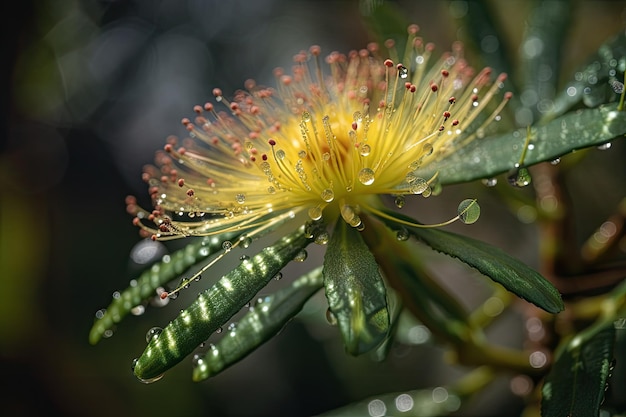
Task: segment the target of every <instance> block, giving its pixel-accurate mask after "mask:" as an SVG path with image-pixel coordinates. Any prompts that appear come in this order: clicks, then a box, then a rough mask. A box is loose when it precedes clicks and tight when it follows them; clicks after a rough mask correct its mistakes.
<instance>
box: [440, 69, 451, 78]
mask: <svg viewBox="0 0 626 417" xmlns="http://www.w3.org/2000/svg"><path fill="white" fill-rule="evenodd" d="M448 75H450V73H449V72H448V70H445V69H444V70H441V76H442V77H447V76H448Z"/></svg>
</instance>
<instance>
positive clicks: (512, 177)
mask: <svg viewBox="0 0 626 417" xmlns="http://www.w3.org/2000/svg"><path fill="white" fill-rule="evenodd" d="M507 180H508V181H509V184H511V185H512V186H514V187H526V186H527V185H528V184H530V182H531V181H532V178H531V177H530V172H528V169H526V168H514V169H513V170H511V171H509V175H508V176H507Z"/></svg>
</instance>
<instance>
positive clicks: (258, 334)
mask: <svg viewBox="0 0 626 417" xmlns="http://www.w3.org/2000/svg"><path fill="white" fill-rule="evenodd" d="M322 285H323V279H322V267H318V268H316V269H314V270H313V271H311V272H309V273H308V274H306V275H303V276H302V277H300V278H298V279H297V280H295V281H294V282H293V283H291V285H290V286H289V287H286V288H283V289H281V290H279V291H278V292H276V293H275V294H273V295H269V296H267V297H264V298H263V299H260V302H259V303H257V304H256V305H254V306H252V307H250V311H249V312H248V313H247V314H246V315H245V316H244V317H243V318H242V319H241V320H240V321H239V322H238V323H237V325H236V327H235V328H234V329H231V330H229V331H228V332H227V333H226V335H224V336H223V337H222V338H221V339H220V340H219V341H218V342H217V343H216V344H215V345H211V346H210V347H209V350H208V351H207V352H206V354H204V355H199V356H198V357H195V358H194V369H193V380H194V381H202V380H205V379H207V378H210V377H212V376H215V375H217V374H218V373H220V372H222V371H223V370H224V369H226V368H228V367H229V366H231V365H233V364H234V363H236V362H238V361H240V360H241V359H243V358H245V357H246V356H248V355H249V354H250V353H251V352H253V351H254V350H255V349H257V348H258V347H259V346H261V345H262V344H263V343H265V342H266V341H268V340H269V339H271V338H272V337H274V336H275V335H277V334H278V333H279V332H280V331H281V330H282V329H283V327H285V325H286V324H287V322H288V321H289V320H291V319H292V318H293V317H294V316H295V315H296V314H298V312H300V310H302V307H303V306H304V304H305V303H306V302H307V300H308V299H309V298H311V296H313V294H315V293H316V292H317V291H318V290H319V289H320V288H322Z"/></svg>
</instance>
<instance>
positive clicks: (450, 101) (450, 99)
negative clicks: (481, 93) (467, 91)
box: [448, 97, 456, 104]
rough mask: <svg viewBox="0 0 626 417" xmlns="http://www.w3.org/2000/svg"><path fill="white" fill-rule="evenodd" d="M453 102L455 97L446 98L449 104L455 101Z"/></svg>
mask: <svg viewBox="0 0 626 417" xmlns="http://www.w3.org/2000/svg"><path fill="white" fill-rule="evenodd" d="M455 102H456V97H450V98H449V99H448V103H450V104H452V103H455Z"/></svg>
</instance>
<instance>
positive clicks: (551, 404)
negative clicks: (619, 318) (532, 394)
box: [541, 321, 615, 417]
mask: <svg viewBox="0 0 626 417" xmlns="http://www.w3.org/2000/svg"><path fill="white" fill-rule="evenodd" d="M590 330H592V331H586V332H583V333H580V334H578V335H576V336H575V337H574V338H572V339H571V340H570V341H569V342H568V343H567V344H565V346H563V347H562V349H561V350H560V351H559V352H557V354H556V361H555V363H554V365H553V367H552V370H551V371H550V373H549V374H548V376H547V377H546V379H545V382H544V385H543V388H542V390H541V392H542V394H543V398H542V402H541V415H542V416H543V417H563V416H573V417H575V416H597V415H598V414H599V412H600V405H601V404H602V400H603V398H604V391H605V386H606V383H607V379H608V375H609V369H610V364H611V360H612V359H613V345H614V343H615V327H614V325H613V322H612V321H611V322H609V323H606V324H605V325H603V326H599V327H594V328H591V329H590Z"/></svg>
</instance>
